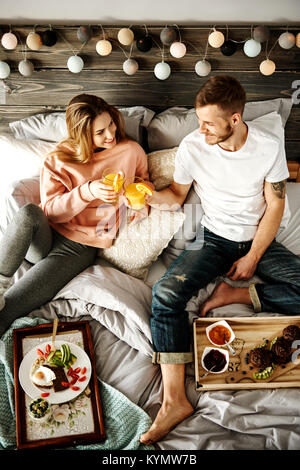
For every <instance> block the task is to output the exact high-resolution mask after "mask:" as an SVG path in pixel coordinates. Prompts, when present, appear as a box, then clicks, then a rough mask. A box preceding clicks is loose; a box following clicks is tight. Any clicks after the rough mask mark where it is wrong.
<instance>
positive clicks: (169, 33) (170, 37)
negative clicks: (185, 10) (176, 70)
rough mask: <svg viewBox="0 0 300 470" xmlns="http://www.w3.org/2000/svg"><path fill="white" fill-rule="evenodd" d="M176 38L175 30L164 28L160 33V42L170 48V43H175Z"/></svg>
mask: <svg viewBox="0 0 300 470" xmlns="http://www.w3.org/2000/svg"><path fill="white" fill-rule="evenodd" d="M176 36H177V34H176V31H175V29H174V28H170V27H169V26H166V27H165V28H164V29H163V30H162V31H161V33H160V40H161V42H162V43H163V44H164V45H165V46H170V45H171V44H172V42H174V41H176Z"/></svg>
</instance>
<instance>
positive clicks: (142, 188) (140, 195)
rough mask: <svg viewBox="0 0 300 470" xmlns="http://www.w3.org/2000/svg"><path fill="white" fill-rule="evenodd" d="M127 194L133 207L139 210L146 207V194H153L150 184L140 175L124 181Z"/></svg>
mask: <svg viewBox="0 0 300 470" xmlns="http://www.w3.org/2000/svg"><path fill="white" fill-rule="evenodd" d="M124 189H125V196H126V197H127V199H128V202H129V204H130V207H131V209H133V210H135V211H138V210H140V209H143V207H145V195H146V194H149V195H150V196H151V195H152V189H151V188H150V186H149V185H148V184H147V183H146V182H145V181H144V180H143V179H142V178H139V177H138V176H133V177H132V178H128V179H126V181H125V183H124Z"/></svg>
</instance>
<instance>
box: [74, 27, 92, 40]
mask: <svg viewBox="0 0 300 470" xmlns="http://www.w3.org/2000/svg"><path fill="white" fill-rule="evenodd" d="M92 36H93V30H92V28H91V27H90V25H89V26H80V27H79V28H78V29H77V38H78V39H79V41H80V42H82V43H84V44H85V43H87V42H88V41H89V40H90V39H91V37H92Z"/></svg>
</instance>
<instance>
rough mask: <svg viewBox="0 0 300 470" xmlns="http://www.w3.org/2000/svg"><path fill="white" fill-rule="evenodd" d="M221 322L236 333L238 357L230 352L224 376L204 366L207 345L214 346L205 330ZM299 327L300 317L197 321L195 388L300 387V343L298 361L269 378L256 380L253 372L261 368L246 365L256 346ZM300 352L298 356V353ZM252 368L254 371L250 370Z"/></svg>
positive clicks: (277, 368)
mask: <svg viewBox="0 0 300 470" xmlns="http://www.w3.org/2000/svg"><path fill="white" fill-rule="evenodd" d="M219 320H226V321H227V322H228V324H229V325H230V326H231V328H232V329H233V331H234V333H235V336H236V337H235V339H234V341H233V342H232V343H231V346H232V347H233V348H234V349H235V351H236V355H235V356H233V355H232V354H231V353H230V352H229V366H228V370H227V371H226V372H224V373H222V374H208V375H207V376H206V377H204V378H201V375H203V374H204V373H205V372H206V371H205V370H204V369H203V367H202V366H201V356H202V353H203V350H204V348H205V347H206V346H213V344H211V343H210V341H209V340H208V338H207V336H206V331H205V330H206V327H207V326H209V325H211V324H212V323H215V322H217V321H219ZM293 324H294V325H297V326H299V327H300V318H299V317H296V316H293V317H240V318H239V317H234V318H197V319H196V320H195V321H194V325H193V328H194V351H195V378H196V389H197V390H199V391H204V390H227V389H229V390H230V389H231V390H240V389H254V388H268V389H271V388H282V387H300V344H299V345H298V346H297V348H296V349H293V352H295V356H294V358H295V357H296V359H295V360H294V361H293V362H292V361H291V362H289V363H288V364H285V365H279V364H277V365H276V368H275V370H274V372H273V374H272V375H271V377H269V378H268V379H263V380H256V379H254V378H253V372H257V371H258V369H257V368H255V367H253V366H251V364H250V363H249V364H248V363H247V354H248V353H249V352H250V350H251V349H253V348H254V347H255V346H258V345H260V344H263V343H265V340H268V341H269V342H271V341H272V340H273V339H274V338H276V337H279V336H282V330H283V329H284V328H285V327H286V326H288V325H293ZM297 350H299V355H297V353H296V351H297ZM250 367H253V369H250Z"/></svg>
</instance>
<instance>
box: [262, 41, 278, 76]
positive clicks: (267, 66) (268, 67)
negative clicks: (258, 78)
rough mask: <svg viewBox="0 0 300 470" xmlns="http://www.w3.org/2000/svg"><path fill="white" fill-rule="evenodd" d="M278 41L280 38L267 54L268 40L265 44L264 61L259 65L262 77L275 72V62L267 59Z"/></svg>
mask: <svg viewBox="0 0 300 470" xmlns="http://www.w3.org/2000/svg"><path fill="white" fill-rule="evenodd" d="M279 39H280V37H279V38H278V39H277V40H276V42H275V43H274V44H273V46H272V47H271V49H270V50H269V52H268V42H269V40H267V43H266V59H265V60H263V61H262V62H261V63H260V65H259V70H260V72H261V74H262V75H272V74H273V73H274V72H275V70H276V64H275V62H273V60H271V59H270V58H269V57H270V54H271V52H272V51H273V49H274V47H275V46H276V44H277V42H278V41H279Z"/></svg>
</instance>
